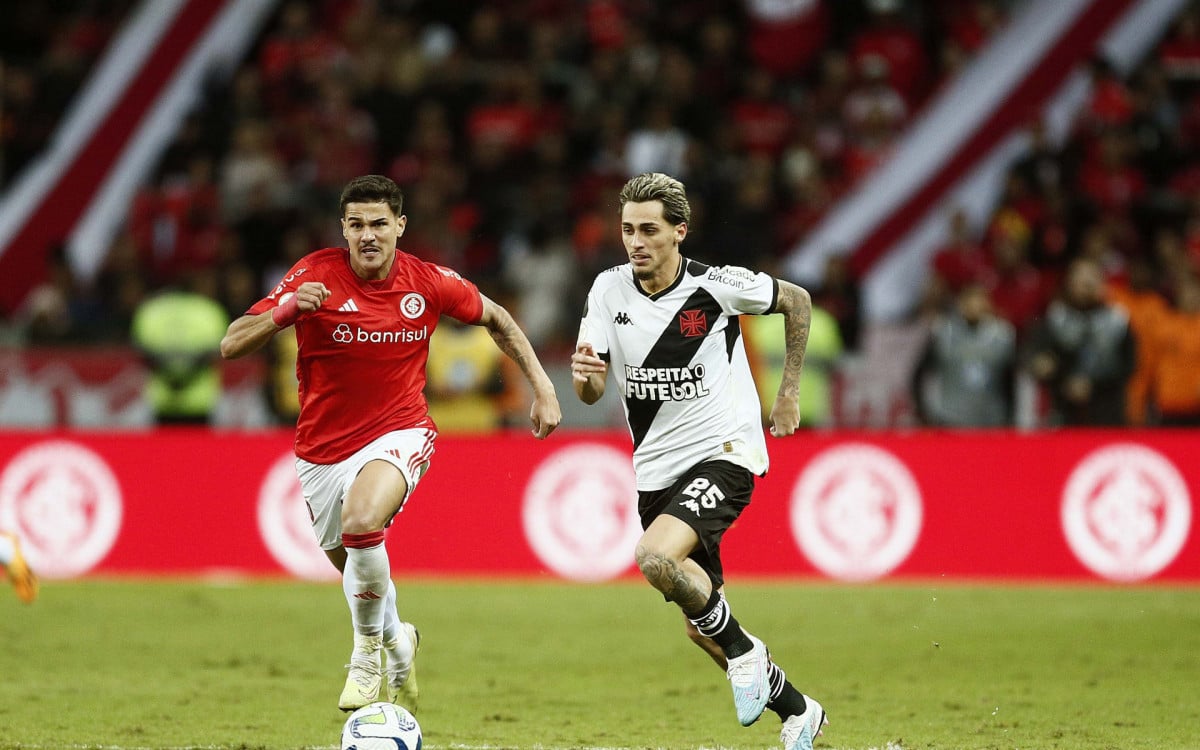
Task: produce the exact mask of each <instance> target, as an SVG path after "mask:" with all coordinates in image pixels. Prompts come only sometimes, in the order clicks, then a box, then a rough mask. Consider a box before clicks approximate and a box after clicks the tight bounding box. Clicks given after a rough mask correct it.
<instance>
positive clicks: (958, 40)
mask: <svg viewBox="0 0 1200 750" xmlns="http://www.w3.org/2000/svg"><path fill="white" fill-rule="evenodd" d="M940 14H941V16H942V18H943V25H944V26H945V29H946V35H947V36H948V37H949V38H950V39H951V40H953V42H954V43H955V44H956V45H957V46H958V47H959V48H960V49H962V50H963V51H965V52H968V53H975V52H978V51H979V49H980V48H981V47H982V46H983V45H984V44H985V43H986V42H987V40H988V39H990V38H991V37H992V35H993V34H995V33H996V31H997V30H998V29H999V28H1000V26H1001V25H1002V24H1003V23H1004V13H1003V11H1001V9H1000V8H999V7H997V4H996V2H995V1H994V0H953V2H949V3H942V8H941V10H940Z"/></svg>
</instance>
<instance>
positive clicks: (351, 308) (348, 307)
mask: <svg viewBox="0 0 1200 750" xmlns="http://www.w3.org/2000/svg"><path fill="white" fill-rule="evenodd" d="M338 312H358V305H356V304H354V298H353V297H351V298H350V299H348V300H346V301H345V302H343V303H342V306H341V307H339V308H338Z"/></svg>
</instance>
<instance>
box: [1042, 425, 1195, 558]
mask: <svg viewBox="0 0 1200 750" xmlns="http://www.w3.org/2000/svg"><path fill="white" fill-rule="evenodd" d="M1191 521H1192V499H1191V496H1190V494H1189V493H1188V487H1187V482H1186V481H1185V480H1184V478H1183V476H1182V475H1180V473H1179V470H1178V469H1176V468H1175V465H1174V464H1173V463H1171V461H1170V460H1169V459H1167V458H1166V457H1165V456H1163V455H1162V454H1160V453H1158V452H1157V451H1154V450H1151V449H1150V448H1147V447H1146V446H1143V445H1138V444H1136V443H1117V444H1114V445H1109V446H1105V447H1104V448H1100V449H1099V450H1096V451H1094V452H1092V453H1091V454H1089V455H1087V456H1085V457H1084V458H1083V460H1082V461H1080V462H1079V464H1078V465H1077V466H1076V467H1075V469H1074V471H1072V472H1071V476H1070V477H1069V478H1068V479H1067V484H1066V487H1065V488H1064V489H1063V497H1062V525H1063V534H1064V535H1065V536H1066V538H1067V544H1068V545H1070V547H1071V551H1072V552H1074V553H1075V557H1077V558H1078V559H1079V561H1080V562H1081V563H1083V564H1084V565H1085V566H1087V567H1088V569H1089V570H1091V571H1092V572H1094V573H1096V574H1097V575H1100V576H1103V577H1104V578H1108V579H1109V580H1113V581H1138V580H1142V579H1144V578H1149V577H1150V576H1153V575H1154V574H1156V573H1158V572H1159V571H1161V570H1162V569H1163V568H1165V567H1167V566H1168V565H1170V564H1171V563H1172V562H1173V561H1174V560H1175V558H1176V557H1177V556H1178V555H1179V552H1180V551H1181V550H1182V549H1183V545H1184V543H1185V542H1186V541H1187V537H1188V532H1189V530H1190V528H1191Z"/></svg>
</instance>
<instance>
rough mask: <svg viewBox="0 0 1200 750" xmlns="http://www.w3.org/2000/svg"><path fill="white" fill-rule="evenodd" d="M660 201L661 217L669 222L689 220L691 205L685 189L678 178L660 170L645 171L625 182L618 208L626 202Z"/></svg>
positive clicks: (675, 222) (681, 222)
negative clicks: (661, 207) (661, 206)
mask: <svg viewBox="0 0 1200 750" xmlns="http://www.w3.org/2000/svg"><path fill="white" fill-rule="evenodd" d="M648 201H660V202H662V205H663V218H664V219H666V220H667V221H668V222H669V223H671V224H683V223H685V222H688V221H691V219H692V207H691V204H689V203H688V199H687V191H686V190H684V188H683V183H682V182H680V181H679V180H677V179H675V178H674V177H671V176H670V175H665V174H663V173H662V172H645V173H643V174H640V175H638V176H637V177H634V178H632V179H630V180H629V182H626V183H625V187H623V188H621V195H620V202H621V205H620V206H619V207H618V208H619V209H623V208H625V204H626V203H646V202H648Z"/></svg>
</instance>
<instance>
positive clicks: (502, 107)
mask: <svg viewBox="0 0 1200 750" xmlns="http://www.w3.org/2000/svg"><path fill="white" fill-rule="evenodd" d="M485 98H486V101H485V102H483V103H481V104H480V105H479V106H477V107H475V108H474V109H473V110H472V111H471V112H470V114H468V115H467V121H466V134H467V138H468V139H469V140H470V141H471V143H472V144H473V145H476V146H478V145H482V144H486V145H488V146H492V147H496V148H500V149H501V150H503V151H505V152H507V153H520V152H524V151H528V150H529V149H530V148H531V147H532V146H533V144H534V142H535V141H536V139H537V138H538V137H539V136H540V135H541V133H542V131H543V130H557V129H560V128H561V127H562V114H561V113H560V112H559V111H558V110H557V109H554V108H550V107H547V106H546V105H545V102H544V101H543V100H542V97H541V93H540V90H539V86H538V82H537V80H536V79H535V78H534V77H533V76H532V75H530V74H529V73H528V72H526V71H523V70H521V69H519V68H509V69H507V70H506V71H505V72H504V73H503V74H501V75H497V76H496V77H495V78H494V79H493V80H492V83H491V85H490V86H489V88H488V90H487V93H486V95H485Z"/></svg>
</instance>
